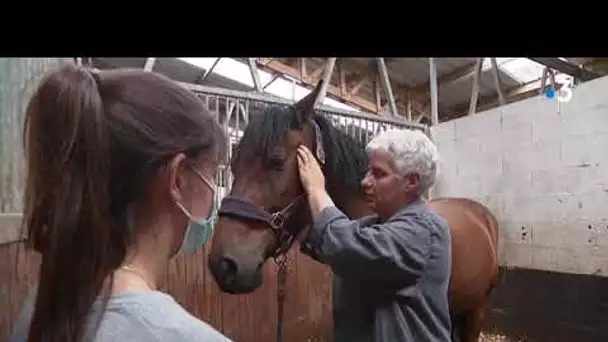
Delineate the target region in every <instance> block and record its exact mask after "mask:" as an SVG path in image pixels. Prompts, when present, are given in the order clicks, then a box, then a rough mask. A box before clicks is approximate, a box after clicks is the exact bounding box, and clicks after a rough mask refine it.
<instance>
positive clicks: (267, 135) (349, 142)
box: [232, 105, 369, 191]
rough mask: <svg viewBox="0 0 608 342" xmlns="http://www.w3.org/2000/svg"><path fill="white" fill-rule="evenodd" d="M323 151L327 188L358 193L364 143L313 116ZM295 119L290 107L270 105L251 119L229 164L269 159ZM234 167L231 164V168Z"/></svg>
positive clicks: (364, 166)
mask: <svg viewBox="0 0 608 342" xmlns="http://www.w3.org/2000/svg"><path fill="white" fill-rule="evenodd" d="M313 120H314V121H315V122H316V123H317V125H318V126H319V129H320V131H321V136H322V140H323V148H324V149H325V155H326V157H325V165H324V166H323V173H324V174H325V177H326V180H327V183H328V185H330V184H331V185H337V186H339V187H340V188H343V189H349V190H356V191H361V180H362V179H363V177H365V173H366V172H367V168H368V163H369V159H368V157H367V154H366V152H365V148H364V146H363V144H361V143H360V142H359V141H357V140H356V139H354V138H353V137H351V136H350V135H348V134H346V133H345V132H343V131H341V130H340V129H338V128H336V127H335V126H334V125H333V124H332V123H331V122H330V120H329V119H328V118H326V117H325V116H324V115H322V114H318V113H315V115H313ZM297 122H298V121H297V116H296V112H295V110H294V109H293V107H292V106H288V105H273V106H269V107H267V108H266V110H264V111H263V112H262V113H258V114H254V115H252V116H251V118H250V121H249V123H248V124H247V127H246V128H245V132H244V133H243V137H242V138H241V139H240V142H239V144H238V147H237V150H236V151H235V154H234V156H233V157H234V158H233V160H232V162H233V163H234V162H238V163H249V162H251V160H253V158H268V155H269V152H270V149H271V148H272V147H273V146H275V145H277V144H280V143H281V142H282V141H283V139H284V138H285V135H286V134H287V132H288V131H289V130H293V129H297V126H298V124H297ZM233 167H234V165H233Z"/></svg>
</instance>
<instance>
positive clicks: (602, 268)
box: [432, 77, 608, 276]
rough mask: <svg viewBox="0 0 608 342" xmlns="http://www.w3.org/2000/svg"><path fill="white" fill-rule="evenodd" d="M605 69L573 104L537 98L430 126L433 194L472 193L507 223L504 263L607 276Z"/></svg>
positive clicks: (607, 102)
mask: <svg viewBox="0 0 608 342" xmlns="http://www.w3.org/2000/svg"><path fill="white" fill-rule="evenodd" d="M606 92H608V77H603V78H600V79H597V80H594V81H591V82H587V83H584V84H581V85H579V86H578V87H577V88H575V89H574V96H573V97H572V100H571V101H570V102H568V103H559V102H558V101H557V100H555V99H547V98H546V97H544V96H537V97H534V98H531V99H528V100H524V101H520V102H516V103H513V104H509V105H507V106H503V107H501V108H496V109H493V110H490V111H487V112H483V113H479V114H476V115H474V116H470V117H464V118H460V119H457V120H453V121H449V122H445V123H441V124H439V125H438V126H436V127H434V128H433V129H432V134H433V137H434V139H435V141H436V142H437V145H438V148H439V152H440V154H441V158H442V162H441V166H440V168H441V169H440V173H441V176H440V177H439V180H438V182H437V184H436V186H435V188H434V189H433V196H465V197H471V198H475V199H478V200H480V201H481V202H483V203H485V204H486V205H488V206H489V207H490V209H491V210H492V211H493V212H494V213H495V214H496V216H497V219H498V220H499V221H500V223H501V246H500V248H501V251H500V253H501V264H503V265H507V266H517V267H523V268H531V269H539V270H548V271H558V272H566V273H581V274H600V275H604V276H606V275H608V151H607V150H606V148H607V147H608V97H607V96H605V95H604V94H605V93H606Z"/></svg>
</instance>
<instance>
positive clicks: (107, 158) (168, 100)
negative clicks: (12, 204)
mask: <svg viewBox="0 0 608 342" xmlns="http://www.w3.org/2000/svg"><path fill="white" fill-rule="evenodd" d="M223 142H224V136H223V133H222V131H221V129H220V127H219V125H218V124H217V123H216V121H215V120H214V118H213V117H212V116H211V115H210V114H209V113H208V112H207V111H206V110H205V108H204V106H203V105H202V102H201V101H200V100H199V99H198V98H197V97H196V96H195V95H194V94H193V93H191V92H190V91H188V90H187V89H185V88H183V87H181V86H180V85H178V84H177V83H175V82H173V81H171V80H169V79H168V78H165V77H163V76H161V75H158V74H155V73H151V72H144V71H141V70H124V69H123V70H121V69H118V70H107V71H93V70H90V69H87V68H82V67H77V66H74V65H67V66H63V67H61V68H60V69H58V70H55V71H53V72H51V73H50V74H49V75H47V76H46V78H44V79H43V80H42V82H41V84H40V85H39V87H38V89H37V90H36V92H35V93H34V95H33V97H32V99H31V101H30V103H29V105H28V108H27V113H26V121H25V129H24V143H25V146H26V154H27V175H26V176H27V181H26V190H25V208H24V225H25V228H26V229H27V232H28V241H27V242H28V245H30V246H32V247H33V248H35V249H36V250H37V251H38V252H40V254H41V256H42V264H41V267H40V275H39V284H38V290H37V294H36V299H35V305H34V308H33V313H32V314H31V316H30V317H28V319H26V323H24V324H23V326H22V327H21V329H22V331H27V332H28V333H27V341H28V342H42V341H44V342H76V341H78V342H80V341H121V342H123V341H124V342H127V341H130V342H131V341H228V339H227V338H225V337H224V336H223V335H221V334H220V333H219V332H217V331H216V330H215V329H213V328H212V327H211V326H210V325H208V324H206V323H204V322H202V321H200V320H198V319H196V318H195V317H194V316H192V315H190V314H189V313H188V312H187V311H186V310H184V309H183V308H182V307H181V306H180V305H179V304H178V303H177V302H176V301H175V300H174V299H173V298H172V297H170V296H169V295H167V294H165V293H162V292H159V291H157V280H158V279H159V278H160V277H161V275H162V271H163V269H164V268H165V265H166V263H167V261H168V260H169V259H170V258H172V257H174V256H175V255H177V254H179V253H191V252H194V251H197V250H198V249H199V248H201V247H202V245H203V244H204V243H205V241H207V239H208V238H209V235H210V234H211V232H212V229H213V223H214V218H215V212H214V209H215V205H214V202H213V200H214V199H215V192H216V184H215V182H214V179H215V174H216V173H215V172H216V169H217V165H218V161H219V158H221V156H222V154H223V152H224V151H223V146H224V144H223Z"/></svg>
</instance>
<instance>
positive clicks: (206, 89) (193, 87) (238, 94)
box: [177, 81, 426, 128]
mask: <svg viewBox="0 0 608 342" xmlns="http://www.w3.org/2000/svg"><path fill="white" fill-rule="evenodd" d="M177 83H178V84H180V85H181V86H183V87H185V88H187V89H189V90H190V91H193V92H197V93H204V94H209V95H216V96H230V97H235V98H241V99H248V100H253V101H258V102H264V103H276V104H286V105H292V104H294V102H295V101H293V100H288V99H285V98H282V97H278V96H274V95H271V94H268V93H254V92H250V91H239V90H233V89H227V88H218V87H210V86H206V85H202V84H192V83H185V82H179V81H178V82H177ZM317 109H318V110H321V111H324V112H329V113H332V114H337V115H342V116H345V117H351V118H363V119H366V120H371V121H376V122H383V123H391V124H395V125H404V122H403V120H397V119H394V118H389V117H382V116H378V115H376V114H370V113H365V112H354V111H350V110H346V109H342V108H336V107H331V106H326V105H319V106H318V108H317ZM405 124H407V125H410V126H413V127H416V128H425V127H426V125H421V124H412V123H405Z"/></svg>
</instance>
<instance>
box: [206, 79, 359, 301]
mask: <svg viewBox="0 0 608 342" xmlns="http://www.w3.org/2000/svg"><path fill="white" fill-rule="evenodd" d="M320 88H321V83H319V84H318V85H317V87H316V88H315V89H314V90H313V91H312V92H311V93H310V94H308V95H307V96H306V97H304V98H303V99H301V100H300V101H298V102H297V103H295V104H294V105H293V106H270V107H268V108H266V110H265V111H264V112H263V113H261V114H259V115H254V116H252V117H251V118H250V121H249V124H248V125H247V128H246V129H245V132H244V133H243V136H242V138H241V140H240V142H239V144H238V147H237V148H236V151H235V153H234V155H233V158H232V160H231V162H230V168H231V171H232V174H233V183H232V187H231V190H230V193H229V194H228V195H227V196H226V197H225V198H224V200H223V201H222V204H221V207H220V211H219V219H218V221H217V224H216V228H215V232H214V235H213V239H212V242H211V243H212V246H211V251H210V254H209V259H208V262H209V267H210V270H211V273H212V275H213V277H214V278H215V280H216V282H217V284H218V285H219V287H220V289H221V290H222V291H224V292H227V293H249V292H252V291H254V290H255V289H256V288H258V287H259V286H260V285H261V284H262V282H263V279H262V274H263V272H262V267H263V265H264V263H265V262H266V260H268V259H269V258H271V257H276V256H278V255H281V254H283V253H286V252H287V250H288V249H289V248H290V247H291V246H292V243H293V242H294V239H295V236H296V235H297V234H298V233H299V232H300V231H301V230H302V229H303V228H304V227H305V226H306V225H308V224H310V222H311V217H310V212H309V209H308V203H307V198H306V196H305V194H304V189H303V188H302V185H301V183H300V179H299V175H298V164H297V157H296V152H297V147H298V146H299V145H301V144H302V145H305V146H307V147H308V148H309V149H310V150H311V151H312V152H313V153H314V154H315V155H316V156H317V159H318V161H319V162H320V163H321V165H322V168H323V170H324V173H325V174H326V184H327V187H328V191H329V192H330V194H331V191H332V190H331V189H329V188H330V187H332V185H335V190H336V191H338V190H339V191H340V193H344V191H343V189H344V186H347V187H348V186H349V185H350V186H351V187H354V188H356V189H358V188H359V186H360V185H359V183H360V180H361V179H362V178H363V176H364V175H365V172H366V170H367V157H366V155H365V151H364V149H363V146H362V145H361V144H360V143H358V142H357V141H356V140H354V139H353V138H351V137H349V136H347V135H346V134H344V133H342V132H340V131H339V130H337V129H336V128H334V127H332V126H331V124H330V123H329V121H328V120H327V119H325V118H324V117H323V116H322V115H317V114H315V110H314V102H315V98H316V97H317V95H318V94H319V91H320ZM353 165H354V167H352V166H353ZM336 202H338V201H337V200H336ZM338 205H339V204H338Z"/></svg>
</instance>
